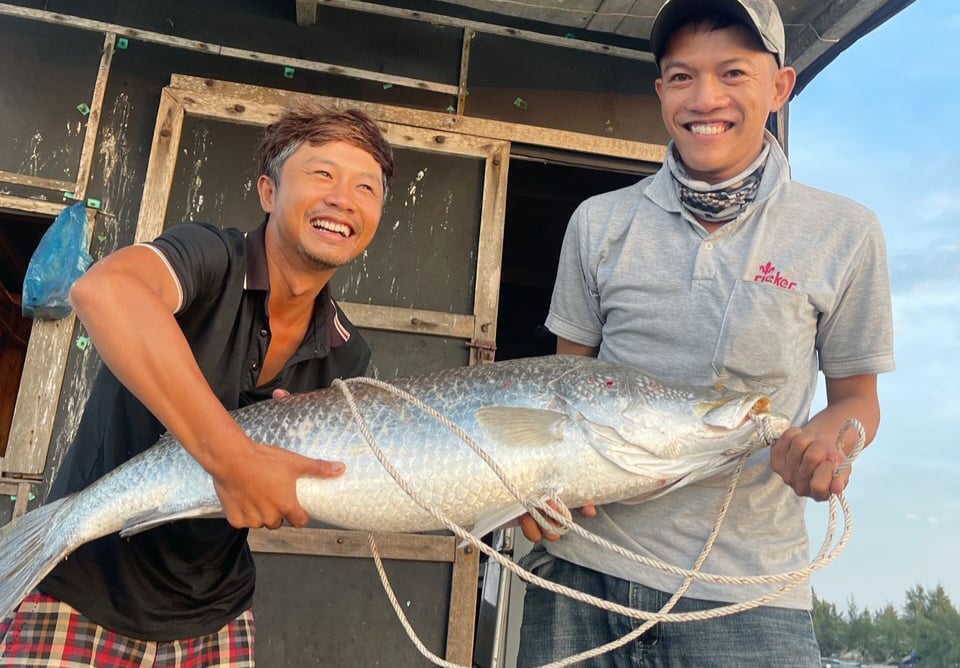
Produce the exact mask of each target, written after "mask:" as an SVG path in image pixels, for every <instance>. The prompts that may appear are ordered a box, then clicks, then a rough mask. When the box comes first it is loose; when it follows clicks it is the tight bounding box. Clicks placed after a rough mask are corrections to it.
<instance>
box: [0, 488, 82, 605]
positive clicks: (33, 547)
mask: <svg viewBox="0 0 960 668" xmlns="http://www.w3.org/2000/svg"><path fill="white" fill-rule="evenodd" d="M68 500H69V499H68V498H65V499H59V500H57V501H53V502H51V503H49V504H47V505H44V506H40V507H39V508H36V509H34V510H31V511H30V512H29V513H27V514H25V515H24V516H23V517H21V518H19V519H15V520H13V521H12V522H10V523H9V524H7V525H6V526H4V527H2V528H0V573H2V574H3V575H2V577H0V620H2V619H4V618H5V617H7V616H8V615H9V614H10V613H11V612H12V611H13V609H14V608H15V607H16V606H17V605H18V604H19V603H20V601H21V600H22V599H23V597H24V596H26V595H27V594H29V593H30V592H31V591H32V590H33V588H34V587H36V586H37V585H38V584H39V583H40V581H41V580H42V579H43V578H44V576H46V575H47V573H49V572H50V571H51V570H53V567H54V566H56V565H57V564H58V563H59V562H60V560H61V559H63V558H64V557H65V556H67V554H68V553H69V548H68V547H67V546H65V545H64V543H63V541H62V540H58V539H57V538H56V537H55V536H54V535H52V534H54V532H56V531H57V530H58V526H57V525H58V522H55V521H54V519H55V517H56V515H57V513H58V512H59V510H60V508H61V507H62V506H63V504H64V503H65V502H66V501H68Z"/></svg>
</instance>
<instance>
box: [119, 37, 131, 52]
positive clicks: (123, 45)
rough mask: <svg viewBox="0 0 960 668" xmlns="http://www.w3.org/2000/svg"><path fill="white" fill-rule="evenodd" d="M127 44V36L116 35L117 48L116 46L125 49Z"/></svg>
mask: <svg viewBox="0 0 960 668" xmlns="http://www.w3.org/2000/svg"><path fill="white" fill-rule="evenodd" d="M127 44H129V42H127V38H126V37H118V38H117V48H118V49H126V48H127Z"/></svg>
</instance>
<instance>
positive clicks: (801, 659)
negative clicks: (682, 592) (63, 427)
mask: <svg viewBox="0 0 960 668" xmlns="http://www.w3.org/2000/svg"><path fill="white" fill-rule="evenodd" d="M541 559H542V557H541ZM541 559H538V562H539V561H541ZM534 572H535V573H536V574H537V575H539V576H540V577H543V578H545V579H547V580H551V581H553V582H557V583H559V584H562V585H566V586H568V587H571V588H573V589H578V590H580V591H583V592H586V593H588V594H592V595H594V596H597V597H598V598H602V599H605V600H607V601H613V602H615V603H619V604H621V605H626V606H630V607H631V608H635V609H640V610H647V611H651V612H656V611H658V610H659V609H660V608H661V607H663V605H664V604H665V603H666V602H667V601H668V600H669V598H670V594H669V593H665V592H661V591H657V590H655V589H651V588H649V587H645V586H643V585H640V584H636V583H633V582H629V581H627V580H621V579H620V578H617V577H613V576H610V575H604V574H602V573H598V572H597V571H592V570H590V569H588V568H583V567H581V566H578V565H576V564H572V563H570V562H569V561H564V560H563V559H557V558H555V557H548V560H547V561H546V563H542V565H540V566H539V567H538V568H535V569H534ZM718 605H721V604H720V603H716V602H714V601H703V600H697V599H689V598H682V599H680V601H679V602H678V603H677V605H676V607H674V608H673V612H690V611H695V610H707V609H710V608H713V607H716V606H718ZM642 625H643V620H640V619H631V618H628V617H624V616H622V615H618V614H616V613H612V612H607V611H606V610H601V609H599V608H596V607H594V606H592V605H590V604H588V603H581V602H579V601H575V600H573V599H571V598H569V597H567V596H563V595H560V594H554V593H552V592H549V591H547V590H545V589H541V588H539V587H535V586H529V587H528V589H527V593H526V596H525V598H524V603H523V624H522V626H521V632H520V653H519V656H518V659H517V668H533V667H534V666H541V665H543V664H546V663H550V662H551V661H557V660H559V659H564V658H566V657H568V656H571V655H573V654H577V653H579V652H582V651H585V650H588V649H591V648H594V647H598V646H600V645H603V644H605V643H608V642H610V641H612V640H616V639H617V638H619V637H621V636H623V635H625V634H627V633H630V632H631V631H633V630H634V629H637V628H639V627H640V626H642ZM576 665H577V666H578V667H583V668H587V667H589V668H640V667H643V668H676V667H677V666H704V667H708V668H741V667H742V666H768V667H770V668H819V666H820V648H819V645H818V644H817V640H816V637H815V636H814V632H813V622H812V620H811V618H810V613H809V612H807V611H806V610H793V609H788V608H773V607H762V608H754V609H752V610H747V611H745V612H740V613H736V614H733V615H727V616H724V617H718V618H714V619H710V620H705V621H697V622H670V623H658V624H656V625H655V626H654V627H653V628H652V629H650V630H649V631H647V632H646V633H644V634H643V635H642V636H640V637H639V638H636V639H634V640H633V641H631V642H630V643H627V644H626V645H624V646H623V647H620V648H618V649H616V650H614V651H612V652H608V653H607V654H604V655H602V656H600V657H597V658H594V659H590V660H589V661H587V662H583V663H578V664H576Z"/></svg>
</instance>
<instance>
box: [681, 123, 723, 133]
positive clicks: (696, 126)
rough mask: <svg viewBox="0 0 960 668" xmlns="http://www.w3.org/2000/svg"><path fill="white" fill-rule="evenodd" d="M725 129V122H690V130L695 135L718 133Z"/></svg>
mask: <svg viewBox="0 0 960 668" xmlns="http://www.w3.org/2000/svg"><path fill="white" fill-rule="evenodd" d="M726 131H727V124H726V123H691V124H690V132H692V133H693V134H695V135H718V134H721V133H723V132H726Z"/></svg>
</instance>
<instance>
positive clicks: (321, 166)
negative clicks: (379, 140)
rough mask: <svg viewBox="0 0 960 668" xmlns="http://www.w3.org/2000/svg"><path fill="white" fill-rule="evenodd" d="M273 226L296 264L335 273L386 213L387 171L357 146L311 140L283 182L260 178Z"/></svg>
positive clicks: (293, 158)
mask: <svg viewBox="0 0 960 668" xmlns="http://www.w3.org/2000/svg"><path fill="white" fill-rule="evenodd" d="M257 190H258V191H259V193H260V204H261V206H262V207H263V210H264V211H266V212H267V213H268V214H269V222H268V230H269V229H270V228H271V227H272V228H273V230H272V232H273V234H272V237H273V238H275V239H276V241H277V247H278V249H279V250H280V252H281V253H282V254H283V255H284V257H285V258H286V261H287V262H288V263H290V264H291V265H297V266H301V267H302V268H304V269H307V270H322V271H329V272H332V271H333V270H335V269H336V268H337V267H341V266H343V265H345V264H346V263H348V262H350V261H351V260H353V259H354V258H356V257H357V256H358V255H360V253H362V252H363V251H364V250H365V249H366V247H367V246H368V245H369V244H370V242H371V241H372V240H373V235H374V234H375V233H376V231H377V226H378V225H379V223H380V215H381V213H382V211H383V198H384V185H383V170H382V168H381V166H380V164H379V163H378V162H377V161H376V159H374V157H373V156H372V155H371V154H370V153H368V152H367V151H365V150H364V149H361V148H358V147H357V146H354V145H353V144H349V143H347V142H343V141H330V142H327V143H324V144H320V145H316V146H315V145H312V144H309V143H307V142H304V143H303V144H301V145H300V146H299V147H298V148H297V150H295V151H294V152H293V153H291V154H290V156H289V157H288V158H287V159H286V160H285V161H284V162H283V166H282V168H281V169H280V175H279V179H278V180H277V182H274V180H273V179H272V178H270V177H269V176H266V175H263V176H261V177H260V179H259V181H258V182H257Z"/></svg>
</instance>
